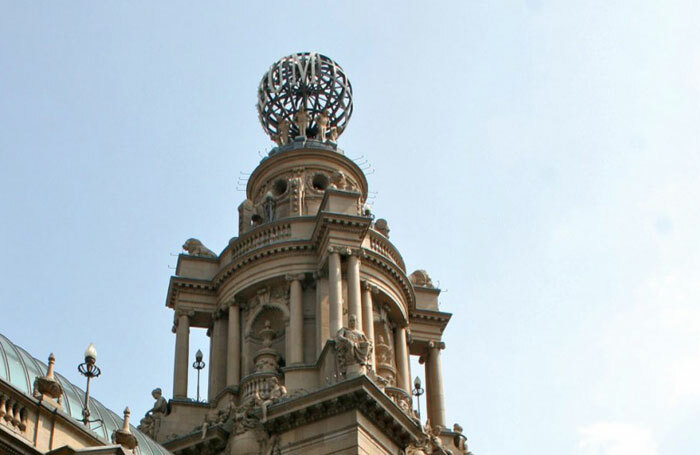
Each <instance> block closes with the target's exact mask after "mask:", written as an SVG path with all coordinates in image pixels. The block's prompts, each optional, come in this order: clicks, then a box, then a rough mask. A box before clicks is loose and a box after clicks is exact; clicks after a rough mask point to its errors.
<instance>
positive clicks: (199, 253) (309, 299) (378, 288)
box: [140, 53, 467, 455]
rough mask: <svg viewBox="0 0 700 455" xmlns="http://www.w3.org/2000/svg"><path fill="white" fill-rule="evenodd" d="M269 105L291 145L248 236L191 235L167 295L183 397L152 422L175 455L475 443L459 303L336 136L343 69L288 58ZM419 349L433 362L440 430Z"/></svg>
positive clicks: (271, 75)
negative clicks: (448, 384)
mask: <svg viewBox="0 0 700 455" xmlns="http://www.w3.org/2000/svg"><path fill="white" fill-rule="evenodd" d="M258 111H259V115H260V120H261V123H262V125H263V128H264V129H265V130H266V132H267V133H268V134H270V136H271V137H272V139H273V140H274V141H275V142H276V143H277V147H275V148H274V149H273V150H272V151H271V152H270V153H269V156H267V157H266V158H265V159H263V160H262V161H261V163H260V165H259V166H258V167H257V168H255V170H254V171H253V173H252V174H251V176H250V178H249V180H248V184H247V190H246V196H247V198H246V199H245V200H244V201H243V202H242V203H241V204H240V206H239V226H238V236H237V237H233V238H232V239H231V240H230V241H229V244H228V246H227V247H226V248H224V250H223V251H222V252H221V253H220V254H218V255H217V254H215V253H213V252H212V251H211V250H209V249H207V248H206V247H204V246H203V245H202V243H201V242H199V241H198V240H196V239H189V240H188V241H187V242H186V243H185V245H184V246H183V248H184V249H185V250H186V251H187V254H181V255H180V256H179V258H178V263H177V270H176V275H175V276H173V277H172V278H171V280H170V286H169V288H168V294H167V306H168V307H169V308H172V309H173V311H174V326H173V332H174V333H175V334H176V341H175V367H174V378H173V397H172V399H171V400H169V401H168V402H167V403H166V402H165V400H164V399H163V398H162V397H160V396H159V395H158V396H157V397H156V398H157V401H156V404H155V405H154V408H153V410H152V411H149V413H148V414H147V415H146V417H144V419H142V421H141V425H140V428H141V429H142V430H143V431H145V432H147V433H148V434H150V435H152V436H153V437H154V438H155V439H156V440H157V441H158V442H160V443H162V444H163V445H164V446H165V447H166V448H168V449H169V450H170V451H172V452H173V453H175V454H195V453H196V454H200V453H202V454H209V453H211V454H235V455H238V454H301V453H313V454H326V453H343V454H345V453H347V454H357V453H371V454H374V453H377V454H398V453H406V454H408V455H410V454H423V453H425V454H430V453H434V454H443V453H444V454H446V453H450V452H451V453H453V454H455V455H456V454H460V453H467V449H466V444H465V440H466V438H465V437H464V436H463V435H462V433H461V428H460V427H459V426H458V425H455V426H454V427H453V429H448V427H447V423H446V422H445V397H444V390H443V385H442V376H441V369H440V355H441V350H442V349H444V347H445V345H444V343H443V342H442V340H441V337H442V333H443V331H444V330H445V327H446V325H447V323H448V321H449V319H450V314H448V313H443V312H440V311H439V310H438V295H439V293H440V291H439V290H438V289H436V288H435V287H434V286H433V284H432V282H431V280H430V278H429V276H428V274H427V273H426V272H425V271H422V270H418V271H415V272H413V273H412V274H410V275H408V274H407V272H406V269H405V265H404V261H403V259H402V257H401V254H400V253H399V251H398V250H397V249H396V247H394V245H393V244H392V243H391V242H390V241H389V228H388V226H387V223H386V221H385V220H381V219H379V220H375V219H374V216H373V215H372V213H371V211H370V209H369V208H368V207H367V206H366V204H365V203H366V200H367V190H368V188H367V180H366V177H365V175H364V173H363V172H362V170H361V169H360V168H359V167H358V165H357V164H355V162H353V161H352V160H350V159H348V158H347V157H346V156H345V154H344V152H343V151H342V150H341V149H339V148H338V146H337V138H338V136H339V135H340V134H342V132H343V130H344V129H345V126H346V125H347V122H348V120H349V118H350V115H351V113H352V89H351V86H350V83H349V81H348V79H347V77H346V76H345V74H344V72H343V71H342V69H341V68H340V67H339V66H338V65H337V64H336V63H335V62H333V61H332V60H330V59H329V58H327V57H325V56H322V55H319V54H314V53H299V54H294V55H291V56H289V57H285V58H283V59H281V60H280V61H279V62H277V63H276V64H274V65H273V66H272V67H271V68H270V70H269V71H268V72H267V73H266V74H265V76H264V77H263V80H262V82H261V84H260V88H259V91H258ZM192 327H199V328H206V329H208V334H209V335H210V337H211V347H210V357H209V367H210V368H209V378H208V381H209V388H208V390H209V392H208V400H207V401H206V402H197V401H195V400H193V399H191V398H188V397H187V381H188V368H189V366H190V363H191V359H189V358H188V353H189V331H190V328H192ZM411 355H415V356H419V357H420V360H421V363H422V364H423V365H424V366H425V377H426V384H425V388H426V402H427V408H428V409H427V422H428V423H426V424H425V425H422V424H421V421H420V419H419V418H418V416H417V415H416V413H415V411H414V410H413V404H412V393H411V392H412V382H411V371H410V362H409V356H411ZM154 392H155V391H154ZM155 396H156V394H155V393H154V397H155ZM425 417H426V416H425V415H424V416H423V418H424V420H425Z"/></svg>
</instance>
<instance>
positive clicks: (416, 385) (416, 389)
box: [412, 376, 425, 419]
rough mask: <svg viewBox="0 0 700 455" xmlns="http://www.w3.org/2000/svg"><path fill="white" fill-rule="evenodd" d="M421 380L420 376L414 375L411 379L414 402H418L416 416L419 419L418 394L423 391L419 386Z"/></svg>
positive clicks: (421, 393)
mask: <svg viewBox="0 0 700 455" xmlns="http://www.w3.org/2000/svg"><path fill="white" fill-rule="evenodd" d="M421 385H422V384H421V382H420V378H419V377H418V376H416V379H414V380H413V390H412V393H413V396H415V397H416V402H417V403H418V418H419V419H420V396H421V395H423V394H424V393H425V390H424V389H423V388H422V387H421Z"/></svg>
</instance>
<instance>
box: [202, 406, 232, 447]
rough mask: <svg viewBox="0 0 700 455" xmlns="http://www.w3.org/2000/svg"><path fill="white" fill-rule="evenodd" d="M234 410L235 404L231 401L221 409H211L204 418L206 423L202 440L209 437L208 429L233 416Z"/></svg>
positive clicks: (203, 425) (203, 427)
mask: <svg viewBox="0 0 700 455" xmlns="http://www.w3.org/2000/svg"><path fill="white" fill-rule="evenodd" d="M232 410H233V402H231V401H229V402H228V403H226V404H225V405H224V406H223V407H222V408H221V409H211V410H210V411H208V412H207V413H206V415H205V416H204V423H203V424H202V439H204V438H206V437H207V429H209V427H213V426H216V425H220V424H222V423H224V422H226V420H228V418H229V417H230V416H231V411H232Z"/></svg>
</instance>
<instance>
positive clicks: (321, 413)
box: [265, 375, 421, 447]
mask: <svg viewBox="0 0 700 455" xmlns="http://www.w3.org/2000/svg"><path fill="white" fill-rule="evenodd" d="M353 409H356V410H358V411H360V412H361V413H362V414H363V415H364V416H365V417H367V418H368V419H369V420H370V421H372V422H373V423H374V424H375V425H377V427H378V428H380V429H381V430H382V432H383V433H384V434H385V435H387V436H388V437H389V438H390V439H391V440H392V441H394V442H395V443H396V444H397V445H399V446H400V447H405V446H406V445H407V444H409V443H410V442H411V440H413V439H415V438H417V437H418V436H419V435H420V434H421V427H420V425H419V424H418V423H417V422H416V421H414V420H413V419H411V418H410V417H409V416H407V415H406V413H405V412H404V411H403V410H401V408H399V407H398V405H396V403H394V402H393V401H392V400H391V398H389V397H388V396H386V395H385V394H384V393H383V392H382V391H381V390H379V389H378V388H377V386H376V385H375V384H374V383H373V382H372V381H371V380H370V379H369V378H367V376H364V375H362V376H358V377H356V378H352V379H349V380H346V381H343V382H339V383H336V384H334V385H332V386H329V387H326V388H323V389H321V390H318V391H315V392H312V393H309V394H306V395H302V396H300V397H298V398H294V399H291V400H286V401H283V402H281V403H279V404H277V405H274V406H273V407H271V408H270V411H269V412H270V417H269V419H268V421H267V422H266V423H265V428H266V429H267V430H268V431H270V432H271V433H282V432H286V431H288V430H291V429H293V428H296V427H299V426H301V425H306V424H308V423H312V422H316V421H319V420H322V419H326V418H328V417H331V416H333V415H337V414H340V413H343V412H347V411H350V410H353Z"/></svg>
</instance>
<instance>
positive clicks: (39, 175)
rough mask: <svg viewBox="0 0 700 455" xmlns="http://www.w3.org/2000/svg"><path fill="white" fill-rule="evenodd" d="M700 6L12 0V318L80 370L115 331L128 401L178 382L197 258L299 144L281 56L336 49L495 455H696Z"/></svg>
mask: <svg viewBox="0 0 700 455" xmlns="http://www.w3.org/2000/svg"><path fill="white" fill-rule="evenodd" d="M699 17H700V3H698V2H695V1H666V2H656V1H639V0H638V1H585V2H573V1H546V0H529V1H504V2H486V1H476V0H474V1H454V2H441V1H435V2H413V1H402V2H394V1H387V2H364V1H353V2H345V1H338V2H277V1H268V2H260V4H258V2H241V3H236V2H219V1H211V2H205V3H200V2H183V1H175V2H155V1H153V2H130V1H121V2H114V1H104V2H88V1H84V2H79V1H77V2H70V3H69V2H14V1H9V0H0V207H1V208H2V212H1V214H0V237H2V238H3V239H4V242H5V243H4V248H3V259H2V261H0V332H1V333H3V334H4V335H6V336H7V337H8V338H10V339H11V340H12V341H13V342H14V343H16V344H18V345H20V346H22V347H24V348H25V349H27V350H28V351H29V352H31V353H32V354H33V355H34V356H36V357H39V358H41V359H42V360H44V359H45V358H46V357H48V355H49V353H50V352H54V353H55V355H56V368H57V370H58V371H59V372H62V373H63V374H64V375H66V376H67V377H68V378H69V379H71V380H72V381H73V382H74V383H77V384H81V385H82V384H83V380H82V378H81V377H80V376H79V375H78V373H77V371H76V365H77V364H78V363H80V362H81V361H82V353H83V351H84V349H85V347H86V346H87V344H88V343H89V342H94V343H95V345H96V347H97V350H98V364H99V365H100V366H101V367H102V370H103V374H102V376H101V377H100V378H98V379H97V380H96V381H95V382H94V383H93V384H92V385H91V390H92V393H93V394H94V396H96V397H97V398H98V399H99V400H100V401H102V402H103V403H104V404H105V405H107V406H108V407H110V408H111V409H113V410H116V411H119V410H121V409H123V407H124V406H125V405H129V406H130V407H131V409H132V411H133V414H134V415H136V416H140V415H143V413H144V412H145V411H146V410H147V409H149V408H150V407H151V405H152V399H151V397H150V391H151V389H153V388H155V387H162V388H163V391H164V394H165V396H167V397H169V396H171V392H172V371H173V363H172V362H173V352H174V335H173V334H172V333H171V331H170V329H171V325H172V313H171V310H169V309H167V308H166V307H165V295H166V291H167V286H168V279H169V276H170V275H172V274H173V273H174V270H173V267H174V266H175V264H176V260H177V258H176V255H177V254H178V253H179V252H180V251H181V248H180V247H181V245H182V243H183V242H184V241H185V240H186V239H187V238H189V237H197V238H199V239H201V240H202V241H203V242H204V244H205V245H207V246H208V247H209V248H211V249H213V250H215V251H221V250H222V249H223V248H224V247H225V246H226V245H227V243H228V240H229V238H231V237H233V236H235V235H237V232H236V231H237V226H238V219H237V207H238V204H239V203H240V202H241V201H242V200H243V198H244V193H243V192H242V191H240V188H241V185H240V184H239V178H243V179H245V175H246V174H247V173H250V172H251V171H252V170H253V169H254V167H255V166H256V165H257V163H258V162H259V161H260V159H261V156H262V154H265V153H266V152H267V151H268V150H269V149H270V148H271V146H272V143H271V142H270V141H269V139H268V138H267V137H266V135H265V134H264V133H263V130H262V128H261V127H260V125H259V124H258V120H257V115H256V111H255V107H254V104H255V102H256V89H257V85H258V83H259V81H260V78H261V77H262V75H263V73H264V72H265V71H266V70H267V68H268V67H269V66H270V65H271V64H272V63H273V62H275V61H276V60H277V59H279V58H280V57H283V56H285V55H288V54H291V53H293V52H296V51H318V52H321V53H323V54H325V55H328V56H330V57H331V58H333V59H334V60H336V61H337V62H338V63H339V64H340V65H341V66H342V67H343V68H344V70H345V71H346V73H347V74H348V75H349V78H350V81H351V82H352V86H353V91H354V103H355V104H354V106H355V110H354V112H353V117H352V119H351V120H350V122H349V125H348V128H347V130H346V131H345V133H344V134H343V136H342V137H341V138H340V140H339V145H340V146H341V147H342V148H343V149H344V150H345V151H346V154H347V155H348V156H349V157H351V158H354V159H357V160H358V161H360V162H363V161H364V160H367V161H368V163H369V165H371V168H370V169H369V170H368V174H369V175H368V180H369V184H370V190H371V191H373V192H376V193H373V194H374V196H373V199H372V205H373V207H374V212H375V214H376V216H377V217H381V218H385V219H387V220H388V223H389V227H390V229H391V241H392V242H393V243H394V244H395V245H396V246H397V247H398V248H399V249H400V251H401V253H402V255H403V257H404V259H405V261H406V264H407V268H408V269H409V272H410V271H412V270H415V269H419V268H420V269H426V270H427V271H428V272H429V273H430V275H431V277H432V278H433V281H434V282H435V283H437V284H439V287H440V288H442V290H443V292H442V294H441V296H440V308H441V310H442V311H446V312H451V313H453V317H452V320H451V323H450V325H449V326H448V328H447V330H446V331H445V334H444V341H445V343H446V350H445V351H444V352H443V356H442V359H443V375H444V380H445V390H446V394H447V397H448V398H447V420H448V423H449V424H450V425H451V424H452V423H453V422H459V423H460V424H461V425H462V426H463V427H464V429H465V433H466V435H467V436H468V438H469V445H470V448H471V450H472V451H473V452H474V453H475V454H477V455H507V454H513V453H538V454H552V455H554V454H560V453H567V454H574V455H632V454H634V455H661V454H673V455H685V454H697V453H699V452H700V432H699V431H698V428H700V280H699V279H698V277H700V255H699V253H700V234H699V232H700V231H699V230H698V226H699V225H700V204H698V197H699V196H700V179H698V175H699V173H700V154H699V153H698V149H699V146H700V128H699V127H698V125H699V124H700V28H698V27H697V21H698V18H699ZM197 348H202V350H204V351H205V352H206V351H207V338H206V335H205V334H203V333H201V331H193V335H192V338H191V349H192V351H193V352H194V351H195V350H196V349H197ZM413 371H414V373H418V365H417V364H414V365H413ZM204 382H206V381H204ZM193 387H194V380H193V376H191V380H190V393H191V394H194V392H193Z"/></svg>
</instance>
